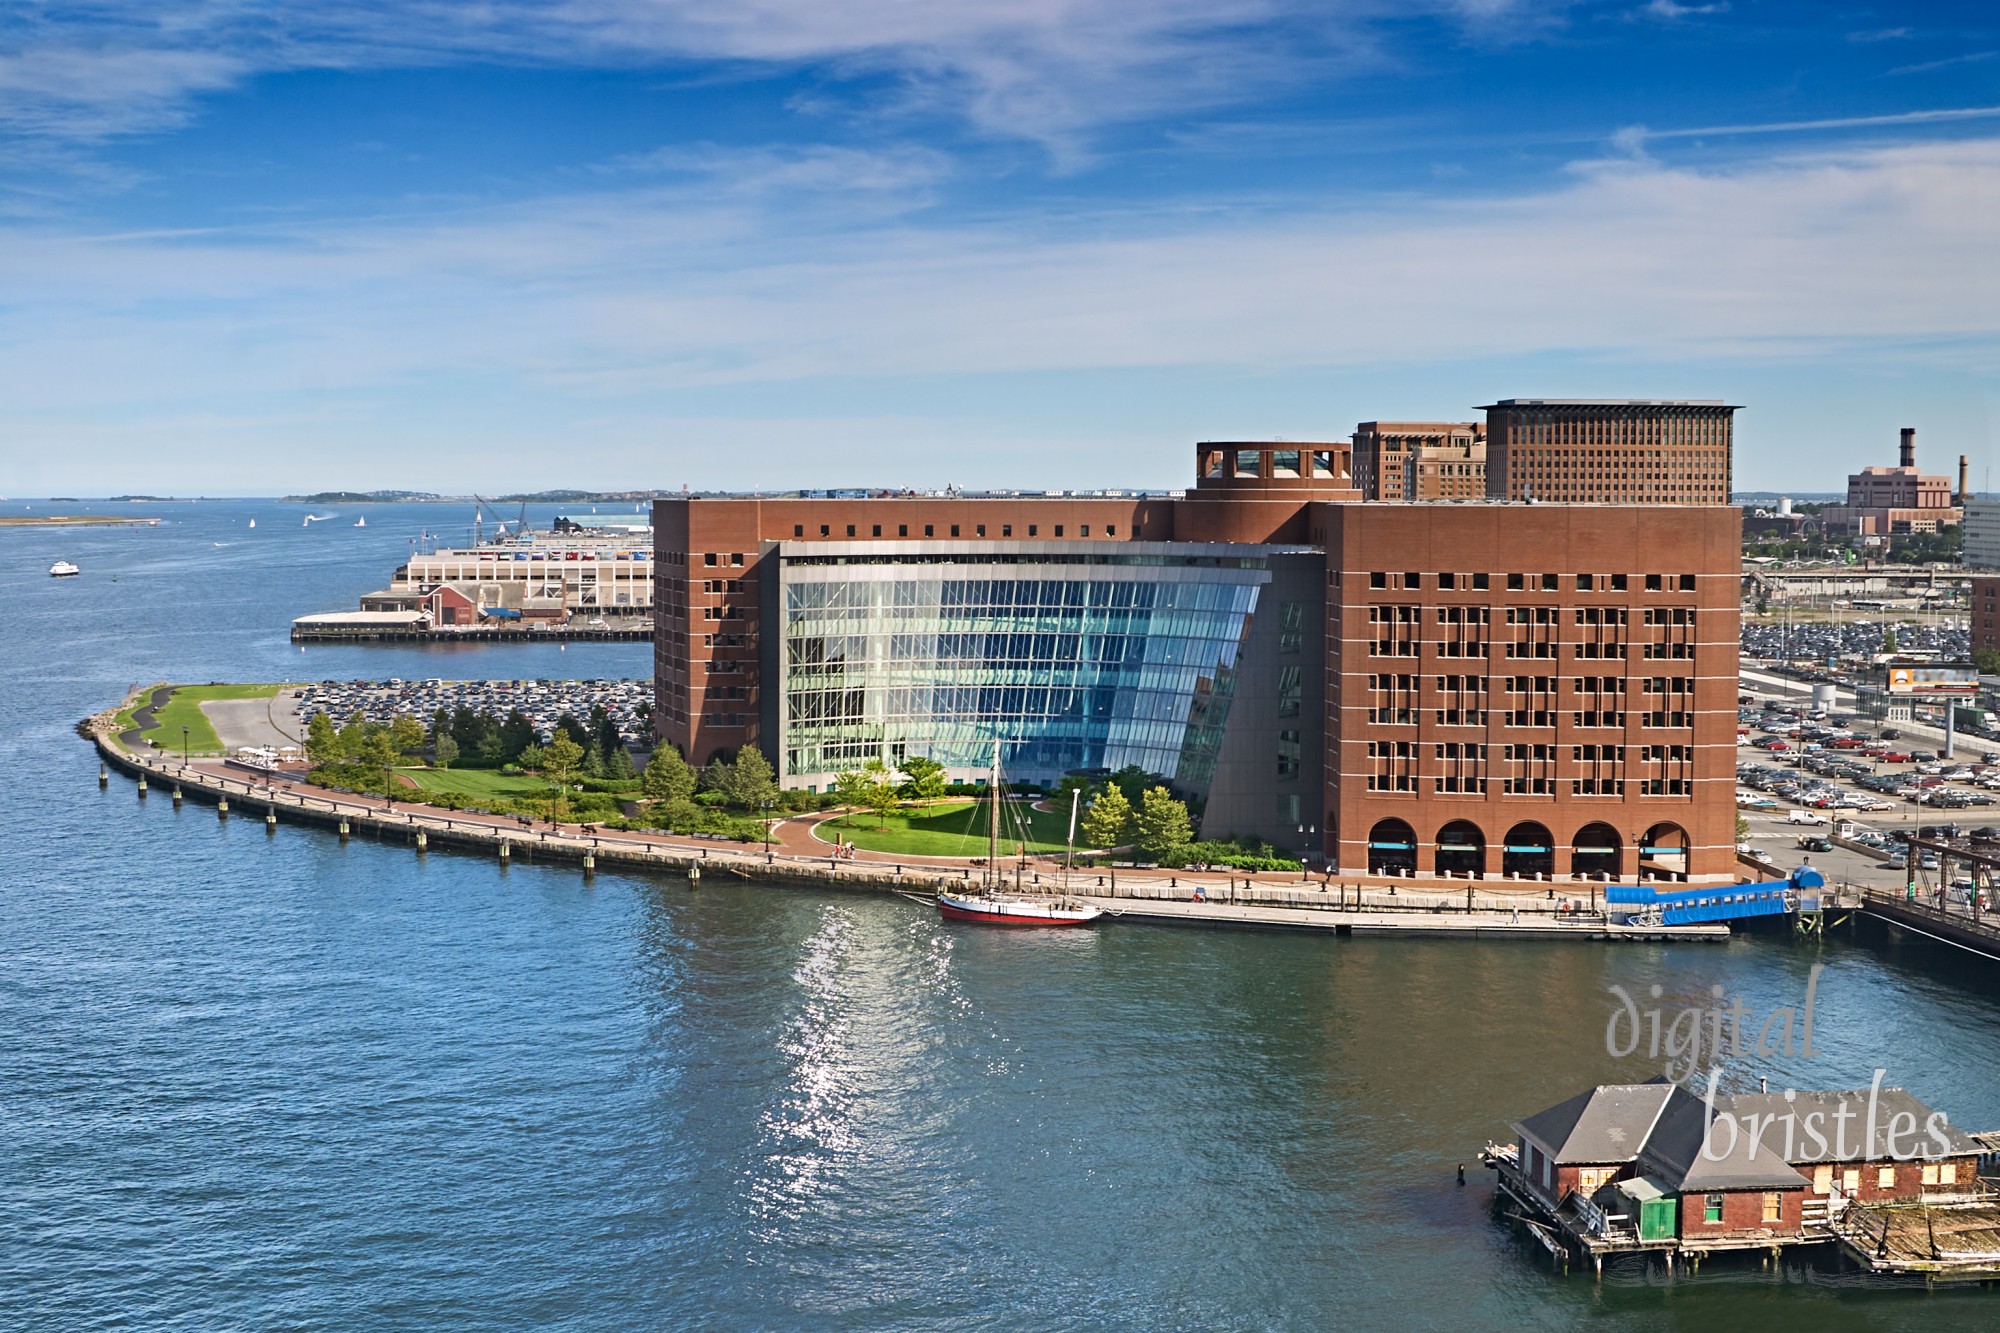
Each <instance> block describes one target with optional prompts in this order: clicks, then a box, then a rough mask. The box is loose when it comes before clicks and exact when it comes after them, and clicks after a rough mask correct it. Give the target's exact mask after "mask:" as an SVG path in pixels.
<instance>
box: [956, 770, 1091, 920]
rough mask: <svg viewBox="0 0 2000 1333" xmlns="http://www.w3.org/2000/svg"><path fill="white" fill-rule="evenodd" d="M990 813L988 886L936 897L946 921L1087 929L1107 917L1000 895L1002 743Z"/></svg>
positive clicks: (1056, 900)
mask: <svg viewBox="0 0 2000 1333" xmlns="http://www.w3.org/2000/svg"><path fill="white" fill-rule="evenodd" d="M986 789H987V791H988V792H989V793H991V809H990V811H989V813H988V816H987V826H986V827H987V835H986V845H987V855H986V876H987V879H986V884H985V886H984V887H983V888H981V889H980V891H979V892H977V893H945V892H942V891H940V892H939V894H938V896H937V905H938V915H940V916H942V917H943V918H944V919H945V920H947V921H976V922H979V923H980V924H982V925H988V926H1087V925H1090V924H1091V923H1092V922H1094V921H1096V920H1097V919H1098V918H1099V917H1101V916H1103V915H1104V909H1103V908H1101V907H1093V906H1092V905H1091V904H1089V903H1086V902H1083V901H1081V900H1079V899H1076V898H1072V897H1070V896H1068V895H1067V894H1065V895H1062V896H1058V897H1049V898H1038V897H1030V896H1028V895H1026V894H1020V893H1002V892H1001V891H1000V884H1001V880H1000V801H1001V797H1002V795H1003V792H1002V789H1001V786H1000V743H999V742H998V741H995V742H994V743H993V773H992V777H991V778H990V779H989V780H988V782H987V788H986ZM1075 828H1076V806H1075V802H1074V798H1072V801H1071V806H1070V829H1071V834H1070V836H1071V838H1072V839H1074V837H1075Z"/></svg>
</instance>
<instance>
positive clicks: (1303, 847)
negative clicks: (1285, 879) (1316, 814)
mask: <svg viewBox="0 0 2000 1333" xmlns="http://www.w3.org/2000/svg"><path fill="white" fill-rule="evenodd" d="M1318 834H1319V826H1318V825H1317V824H1301V825H1299V883H1301V884H1305V883H1309V882H1310V881H1311V880H1312V840H1313V838H1314V837H1316V836H1318Z"/></svg>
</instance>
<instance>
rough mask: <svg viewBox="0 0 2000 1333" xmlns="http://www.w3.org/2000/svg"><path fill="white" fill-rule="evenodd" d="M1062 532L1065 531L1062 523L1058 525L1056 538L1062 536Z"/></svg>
mask: <svg viewBox="0 0 2000 1333" xmlns="http://www.w3.org/2000/svg"><path fill="white" fill-rule="evenodd" d="M1062 530H1063V525H1062V524H1060V523H1058V524H1056V536H1058V537H1060V536H1062Z"/></svg>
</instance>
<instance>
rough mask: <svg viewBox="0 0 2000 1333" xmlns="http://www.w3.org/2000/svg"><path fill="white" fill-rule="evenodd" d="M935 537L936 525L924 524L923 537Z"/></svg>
mask: <svg viewBox="0 0 2000 1333" xmlns="http://www.w3.org/2000/svg"><path fill="white" fill-rule="evenodd" d="M936 535H937V525H936V524H934V523H926V524H924V536H926V537H935V536H936Z"/></svg>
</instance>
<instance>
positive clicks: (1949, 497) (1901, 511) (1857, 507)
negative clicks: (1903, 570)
mask: <svg viewBox="0 0 2000 1333" xmlns="http://www.w3.org/2000/svg"><path fill="white" fill-rule="evenodd" d="M1966 469H1967V459H1966V457H1965V455H1963V454H1960V455H1959V457H1958V494H1957V495H1954V494H1953V493H1952V489H1951V478H1949V477H1936V476H1926V475H1925V474H1924V473H1922V472H1919V471H1918V470H1917V432H1916V430H1915V429H1914V428H1913V427H1909V426H1905V427H1904V428H1903V435H1902V444H1901V449H1900V452H1899V461H1898V462H1897V464H1896V466H1895V467H1865V468H1862V469H1861V470H1860V471H1859V472H1851V473H1849V474H1848V477H1847V503H1846V504H1844V505H1834V506H1831V507H1829V508H1827V509H1824V510H1821V511H1820V522H1821V523H1822V524H1823V525H1824V526H1825V528H1826V531H1827V532H1829V533H1840V534H1845V535H1848V536H1855V537H1899V536H1907V535H1909V534H1911V533H1917V532H1936V531H1937V530H1938V529H1939V528H1947V527H1951V526H1952V525H1953V524H1956V523H1957V522H1959V520H1960V519H1961V518H1963V517H1964V511H1963V509H1962V508H1961V505H1962V504H1963V499H1964V494H1965V483H1966Z"/></svg>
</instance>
